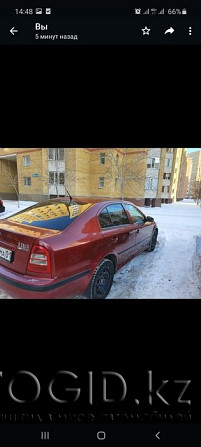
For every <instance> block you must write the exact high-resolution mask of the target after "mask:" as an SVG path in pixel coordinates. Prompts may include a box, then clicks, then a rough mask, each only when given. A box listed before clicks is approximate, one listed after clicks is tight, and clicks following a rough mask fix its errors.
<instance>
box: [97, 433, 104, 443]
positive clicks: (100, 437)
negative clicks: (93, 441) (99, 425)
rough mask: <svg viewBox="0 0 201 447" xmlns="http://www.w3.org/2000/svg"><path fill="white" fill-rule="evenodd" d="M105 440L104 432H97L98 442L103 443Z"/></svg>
mask: <svg viewBox="0 0 201 447" xmlns="http://www.w3.org/2000/svg"><path fill="white" fill-rule="evenodd" d="M105 438H106V433H105V432H104V431H98V432H97V439H98V440H99V441H104V440H105Z"/></svg>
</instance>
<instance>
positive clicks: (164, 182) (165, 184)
mask: <svg viewBox="0 0 201 447" xmlns="http://www.w3.org/2000/svg"><path fill="white" fill-rule="evenodd" d="M162 185H163V186H170V180H168V179H165V180H163V184H162Z"/></svg>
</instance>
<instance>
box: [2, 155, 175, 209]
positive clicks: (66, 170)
mask: <svg viewBox="0 0 201 447" xmlns="http://www.w3.org/2000/svg"><path fill="white" fill-rule="evenodd" d="M181 151H182V149H178V148H174V149H172V148H1V149H0V172H1V181H0V197H1V198H4V199H15V198H16V192H18V193H19V197H20V199H21V200H33V201H42V200H46V199H48V198H49V197H55V196H65V195H67V194H68V192H67V191H69V193H70V194H71V196H73V197H90V196H92V197H106V198H124V199H129V200H131V201H133V202H134V203H136V204H137V205H139V206H143V205H148V206H149V205H152V206H160V204H161V202H165V203H170V202H171V201H174V200H176V192H175V191H176V188H177V183H178V179H177V175H179V166H180V164H179V160H180V159H181V155H182V152H181ZM174 185H176V186H175V187H173V186H174Z"/></svg>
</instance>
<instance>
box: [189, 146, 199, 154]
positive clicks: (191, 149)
mask: <svg viewBox="0 0 201 447" xmlns="http://www.w3.org/2000/svg"><path fill="white" fill-rule="evenodd" d="M195 151H201V148H200V147H197V148H192V147H190V148H189V147H188V148H187V152H188V153H190V152H195Z"/></svg>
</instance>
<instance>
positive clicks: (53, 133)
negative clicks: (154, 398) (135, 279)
mask: <svg viewBox="0 0 201 447" xmlns="http://www.w3.org/2000/svg"><path fill="white" fill-rule="evenodd" d="M198 51H199V49H198V48H193V47H188V48H187V47H182V48H181V47H175V48H173V47H171V48H170V47H166V48H158V47H152V48H151V49H150V47H149V48H146V47H144V48H139V47H123V46H119V47H110V46H109V47H107V46H105V47H99V48H95V47H84V48H83V47H82V48H81V47H80V48H78V47H77V48H56V47H55V48H53V47H51V48H50V47H49V48H47V47H41V48H34V47H33V48H31V49H29V48H25V47H19V48H13V47H9V48H5V47H2V49H1V55H2V70H1V75H2V91H4V99H2V102H1V109H2V121H1V138H0V139H1V147H4V146H5V147H7V146H10V147H15V146H18V147H21V146H24V147H29V146H30V147H48V146H53V147H59V146H62V147H63V146H64V147H67V146H70V147H74V146H75V147H79V146H81V147H83V146H86V147H88V146H91V147H111V146H115V147H121V146H123V147H125V146H128V147H132V146H134V147H137V146H142V147H147V146H151V147H158V146H159V147H161V146H162V147H166V145H167V147H168V146H172V147H174V146H175V147H188V146H189V147H194V146H196V145H198V144H199V145H200V143H199V121H198V117H197V104H199V71H198V66H197V64H198ZM175 268H176V266H175ZM150 281H151V278H150ZM122 298H125V297H122ZM0 314H1V337H2V338H1V368H0V370H2V371H8V375H9V376H11V375H12V373H15V372H16V371H18V370H30V371H32V372H34V373H35V374H36V375H37V374H38V376H39V377H40V378H41V382H42V384H44V387H45V386H46V378H47V377H48V378H49V377H50V378H51V376H52V375H53V374H54V373H55V372H56V371H59V370H70V371H74V372H76V373H78V374H83V373H84V374H85V372H86V371H104V370H105V371H107V370H112V371H118V372H119V373H121V374H122V375H125V377H128V381H129V382H130V383H131V382H132V380H134V381H138V380H139V384H140V386H139V388H140V390H141V388H142V387H143V384H144V376H145V375H146V371H147V370H153V372H154V373H155V375H156V377H157V378H158V380H160V379H166V378H171V379H172V380H174V379H186V378H189V379H191V380H192V384H193V386H192V396H193V397H192V400H193V404H192V409H191V410H192V414H193V418H194V420H195V421H196V420H200V415H199V395H200V385H199V371H198V366H197V365H198V360H199V351H200V349H199V339H200V337H199V335H200V329H199V327H200V324H199V315H200V302H199V301H197V300H196V301H193V300H192V301H182V300H180V301H175V300H171V301H161V300H159V301H157V300H155V301H149V302H146V301H145V300H139V301H138V300H116V301H115V300H105V301H104V302H91V301H86V300H83V301H81V300H80V301H76V300H72V301H70V300H66V301H59V300H58V301H57V300H54V301H52V302H47V301H41V302H39V301H38V302H29V301H11V300H5V301H3V300H2V301H1V302H0ZM133 377H134V378H133ZM135 377H136V379H135ZM142 378H143V379H142ZM97 386H98V384H97ZM2 392H3V395H4V400H3V411H5V404H6V405H8V411H12V409H13V408H14V407H13V404H12V402H11V401H9V402H8V400H7V398H6V396H5V392H4V391H2ZM140 392H141V391H140ZM136 397H138V396H136ZM47 402H48V401H47V396H46V395H44V396H43V397H41V400H40V407H41V409H43V410H44V411H48V408H50V407H48V405H49V404H48V403H47ZM83 408H84V407H83V406H82V407H81V408H80V409H81V410H82V411H83ZM128 408H129V410H132V408H133V406H132V404H130V407H127V410H128ZM171 408H172V409H175V408H174V403H172V407H171ZM95 409H96V410H97V411H99V409H101V407H99V404H98V403H97V405H96V408H95ZM117 410H119V407H118V406H117Z"/></svg>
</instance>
